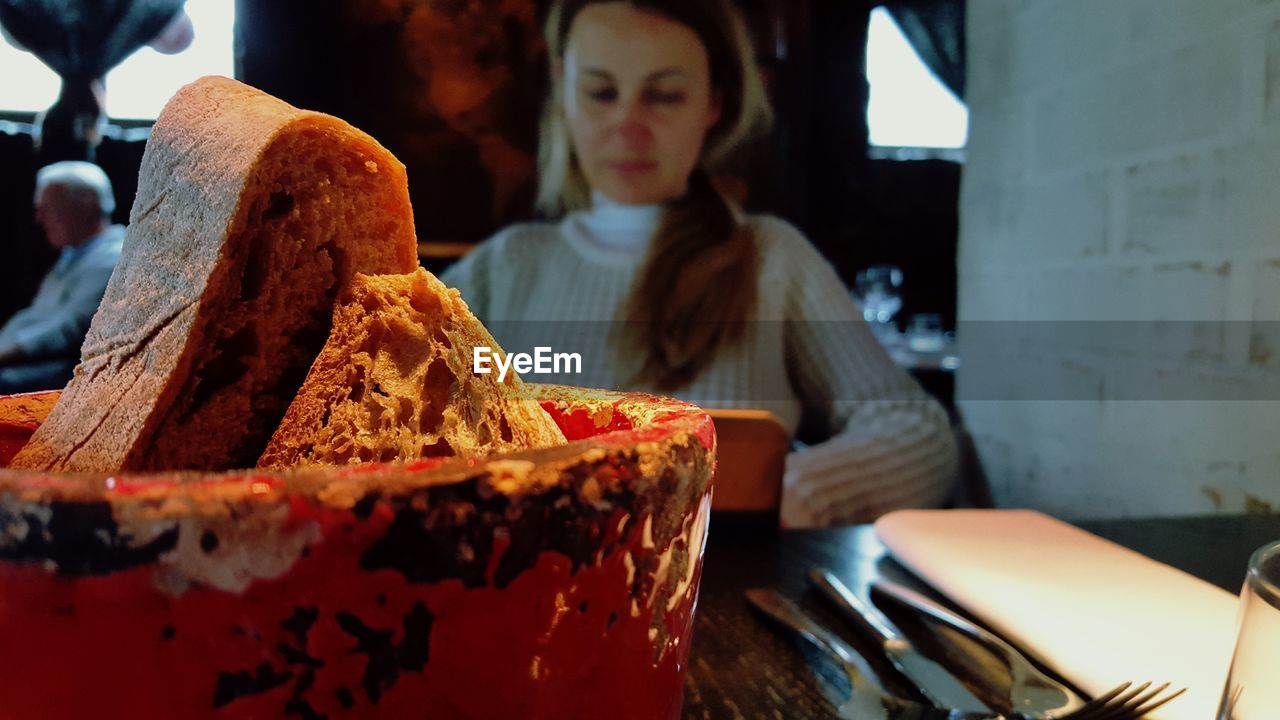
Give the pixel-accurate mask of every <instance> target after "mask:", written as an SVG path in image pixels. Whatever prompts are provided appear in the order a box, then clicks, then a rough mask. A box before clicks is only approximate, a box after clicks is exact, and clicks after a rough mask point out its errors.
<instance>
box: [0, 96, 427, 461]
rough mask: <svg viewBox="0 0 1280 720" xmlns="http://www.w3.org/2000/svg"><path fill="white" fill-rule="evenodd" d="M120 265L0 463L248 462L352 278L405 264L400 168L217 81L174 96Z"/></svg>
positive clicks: (346, 137)
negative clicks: (61, 374)
mask: <svg viewBox="0 0 1280 720" xmlns="http://www.w3.org/2000/svg"><path fill="white" fill-rule="evenodd" d="M129 222H130V224H129V228H128V234H127V236H126V239H125V245H124V253H123V256H122V257H121V260H120V264H119V265H118V266H117V268H116V270H115V273H114V274H113V275H112V277H111V282H110V284H109V285H108V286H107V292H106V296H105V297H104V298H103V301H102V304H101V306H100V307H99V309H98V313H97V314H96V315H95V316H94V319H93V324H92V326H91V327H90V329H89V334H88V337H87V339H86V340H85V343H84V346H83V348H82V356H83V359H82V361H81V364H80V366H79V367H78V368H77V369H76V374H75V377H74V378H73V379H72V380H71V382H70V383H69V384H68V385H67V387H66V389H65V391H64V392H63V394H62V398H61V399H60V401H59V402H58V405H57V407H56V408H55V409H54V411H53V413H52V414H51V415H50V416H49V418H48V419H47V420H46V421H45V423H44V424H43V425H41V426H40V429H39V431H38V432H36V434H35V436H33V437H32V439H31V442H30V443H29V444H28V445H27V447H26V448H25V449H23V451H22V452H21V453H20V454H19V455H18V456H17V458H15V460H14V463H13V465H14V466H15V467H23V468H39V469H45V470H57V471H84V472H116V471H121V470H171V469H199V470H217V469H225V468H232V467H248V466H251V465H252V464H253V463H254V462H255V461H256V460H257V458H258V456H259V455H260V454H261V452H262V449H263V447H264V446H265V444H266V442H267V439H268V438H269V437H270V436H271V433H272V431H273V430H274V429H275V427H276V424H277V423H278V421H279V419H280V417H281V415H282V413H283V412H284V410H285V408H287V407H288V404H289V402H290V401H292V399H293V396H294V393H295V392H296V391H297V389H298V387H299V385H300V384H301V383H302V380H303V377H304V376H305V374H306V372H307V368H308V367H309V366H310V364H311V362H312V360H313V359H314V358H315V356H316V353H317V352H318V351H319V349H320V348H321V347H322V346H323V344H324V342H325V338H326V337H327V336H328V331H329V322H330V319H331V316H332V310H333V301H334V299H335V297H336V296H337V293H338V291H339V289H340V288H341V287H342V286H344V285H345V284H346V283H347V282H348V281H349V279H350V278H351V277H352V276H353V275H354V274H355V273H356V272H367V273H405V272H411V271H412V270H413V269H414V268H415V267H417V264H418V263H417V241H416V237H415V233H414V227H413V216H412V213H411V209H410V205H409V194H408V181H407V178H406V176H405V170H404V166H403V165H401V164H400V162H399V161H397V160H396V159H395V157H394V156H392V155H391V153H389V152H387V150H385V149H384V148H383V147H382V146H381V145H379V144H378V143H377V141H375V140H374V139H373V138H371V137H369V136H368V135H366V134H364V133H362V132H360V131H359V130H356V129H355V128H353V127H351V126H350V125H348V124H347V123H345V122H343V121H342V120H339V119H337V118H334V117H331V116H328V115H323V114H320V113H315V112H307V111H302V110H298V109H296V108H293V107H291V106H289V105H287V104H285V103H284V102H281V101H280V100H277V99H275V98H273V97H271V96H269V95H266V94H264V93H262V92H259V91H257V90H254V89H253V88H250V87H248V86H247V85H243V84H241V83H239V82H236V81H234V80H229V79H227V78H217V77H208V78H202V79H200V80H197V81H196V82H194V83H192V84H190V85H188V86H186V87H184V88H183V89H181V90H179V91H178V93H177V94H176V95H175V96H174V97H173V99H172V100H170V101H169V104H168V105H166V106H165V108H164V111H163V112H161V114H160V117H159V119H157V120H156V124H155V127H154V128H153V129H152V131H151V137H150V139H149V140H148V141H147V147H146V150H145V152H144V154H143V158H142V168H141V172H140V176H139V182H138V194H137V200H136V201H135V203H134V205H133V210H132V213H131V215H130V218H129Z"/></svg>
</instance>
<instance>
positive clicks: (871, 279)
mask: <svg viewBox="0 0 1280 720" xmlns="http://www.w3.org/2000/svg"><path fill="white" fill-rule="evenodd" d="M901 287H902V271H901V270H899V269H898V268H897V267H896V266H894V265H872V266H871V267H869V268H867V269H866V270H863V271H861V272H859V273H858V275H857V277H856V278H855V279H854V292H855V293H857V295H858V299H859V300H861V301H862V318H863V319H864V320H866V321H867V322H869V323H875V324H877V325H880V326H885V325H887V324H888V323H890V322H892V321H893V316H894V315H896V314H897V313H898V311H899V310H901V309H902V295H901V294H900V293H899V289H900V288H901Z"/></svg>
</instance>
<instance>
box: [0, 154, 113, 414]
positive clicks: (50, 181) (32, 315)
mask: <svg viewBox="0 0 1280 720" xmlns="http://www.w3.org/2000/svg"><path fill="white" fill-rule="evenodd" d="M115 206H116V203H115V196H114V194H113V192H112V188H111V181H110V180H108V179H107V175H106V173H105V172H103V171H102V168H100V167H98V166H97V165H94V164H92V163H87V162H77V161H67V162H59V163H54V164H52V165H48V166H45V167H43V168H41V169H40V171H39V172H38V173H37V174H36V193H35V212H36V222H37V223H39V225H40V227H41V228H43V230H44V235H45V239H46V240H47V241H48V242H49V244H50V245H51V246H53V247H54V248H55V249H57V250H59V251H60V252H61V255H60V256H59V257H58V261H57V263H56V264H54V266H53V268H52V269H51V270H50V271H49V273H48V274H47V275H45V277H44V280H43V281H42V282H41V283H40V289H39V290H38V291H37V292H36V296H35V299H33V300H32V301H31V305H30V306H28V307H26V308H24V309H22V310H19V311H18V312H17V313H15V314H14V316H13V317H12V318H10V319H9V321H8V322H7V323H5V324H4V327H3V328H0V393H15V392H27V391H31V390H47V389H53V388H60V387H62V386H63V385H65V384H66V382H67V381H68V380H70V379H71V374H72V371H73V370H74V368H75V366H76V363H77V362H79V360H80V345H81V344H82V343H83V342H84V338H85V334H86V333H87V332H88V331H89V322H90V321H91V320H92V319H93V313H94V312H95V311H96V310H97V309H98V303H100V302H101V301H102V296H103V294H104V293H105V292H106V289H107V280H108V279H110V277H111V271H112V270H113V269H114V268H115V265H116V261H117V260H119V259H120V249H121V245H122V244H123V242H124V227H123V226H121V225H112V224H111V213H112V212H114V211H115Z"/></svg>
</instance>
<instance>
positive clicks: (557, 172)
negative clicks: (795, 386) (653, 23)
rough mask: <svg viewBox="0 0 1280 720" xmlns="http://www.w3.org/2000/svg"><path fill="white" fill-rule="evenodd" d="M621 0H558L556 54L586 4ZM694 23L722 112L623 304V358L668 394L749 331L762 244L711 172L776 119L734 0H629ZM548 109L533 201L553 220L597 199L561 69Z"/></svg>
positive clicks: (551, 31) (549, 39)
mask: <svg viewBox="0 0 1280 720" xmlns="http://www.w3.org/2000/svg"><path fill="white" fill-rule="evenodd" d="M616 1H618V0H556V2H555V3H554V4H553V5H552V8H551V11H550V13H549V14H548V16H547V23H546V27H545V34H546V43H547V52H548V56H549V58H550V61H551V63H553V65H554V64H558V63H560V62H562V60H563V58H564V51H565V43H566V41H567V39H568V35H569V29H570V28H571V27H572V25H573V20H574V18H575V17H577V15H578V13H579V12H581V11H582V9H583V8H584V7H586V6H587V5H591V4H594V3H597V2H616ZM630 4H631V5H632V6H634V7H636V8H639V9H643V10H648V11H652V12H656V13H658V14H660V15H663V16H664V17H667V18H668V19H671V20H674V21H675V22H678V23H680V24H682V25H685V26H686V27H688V28H689V29H691V30H692V31H693V32H694V33H695V34H696V35H697V36H698V38H699V40H701V42H702V45H703V47H705V48H706V51H707V59H708V61H709V64H710V71H711V86H712V89H713V90H714V91H715V92H716V93H717V95H718V97H719V101H720V118H719V120H718V121H717V122H716V123H715V125H713V126H712V127H711V128H710V129H709V130H708V131H707V135H706V138H705V140H704V142H703V146H702V153H701V157H700V158H699V161H698V164H697V167H695V169H694V171H693V173H692V174H691V176H690V178H689V187H688V192H687V193H686V194H685V195H684V197H681V198H679V199H678V200H675V201H674V202H672V203H670V204H669V205H668V206H667V208H666V211H665V213H664V214H663V219H662V222H661V223H660V224H659V226H658V228H657V230H656V231H655V232H654V236H653V238H652V239H651V242H650V243H649V254H648V257H647V258H646V260H645V265H644V268H643V269H642V270H641V272H640V274H639V276H638V277H637V280H636V284H635V286H634V287H632V289H631V297H630V299H629V301H628V303H627V308H626V320H627V321H628V322H627V323H626V324H625V325H624V326H623V327H624V329H623V332H624V335H623V337H621V338H620V340H621V341H622V342H621V343H619V346H618V349H619V356H620V358H630V357H634V356H635V355H636V353H637V352H638V353H639V357H640V358H641V359H640V361H639V363H638V369H637V370H636V371H635V373H634V375H635V376H634V378H632V379H633V381H635V382H638V383H644V384H649V385H652V386H653V387H656V388H658V389H660V390H665V391H670V390H674V389H677V388H679V387H682V386H684V385H687V384H688V383H690V382H692V381H693V380H694V379H695V378H696V377H697V376H698V375H699V374H700V373H701V372H702V370H703V369H704V368H705V367H706V366H707V365H708V364H710V362H711V360H712V358H714V356H715V354H716V353H717V352H718V351H720V350H721V349H722V348H724V347H726V346H728V345H730V344H732V343H734V342H737V341H738V340H740V339H741V337H742V335H743V333H744V331H745V326H746V322H747V321H748V320H749V319H750V317H751V315H752V313H753V312H754V311H755V302H756V283H755V282H743V278H752V279H753V280H754V278H755V277H756V276H757V275H758V272H759V249H758V248H757V247H756V243H755V239H754V238H753V237H752V236H751V234H750V232H749V231H748V230H747V229H746V228H745V227H743V226H742V225H741V224H739V223H738V221H737V219H736V217H735V216H734V212H733V209H732V208H731V207H730V205H729V203H728V202H727V201H726V200H725V198H724V197H723V196H722V195H721V194H720V193H719V192H718V191H716V189H715V187H714V186H713V185H712V182H711V173H713V172H714V171H716V170H717V169H719V168H720V167H721V166H722V165H723V164H724V163H725V162H727V161H728V160H730V159H731V158H732V156H733V155H734V153H735V151H737V150H738V149H739V147H740V146H741V145H742V144H743V143H744V142H745V141H746V140H748V139H750V138H751V137H753V136H754V135H756V134H757V133H760V132H763V131H764V130H766V129H767V128H768V127H769V125H770V124H771V122H772V113H771V111H770V109H769V102H768V98H767V96H766V95H765V90H764V83H763V81H762V79H761V76H760V71H759V68H758V67H757V66H756V63H755V55H754V52H753V49H752V45H751V39H750V37H749V36H748V34H747V28H746V23H745V22H744V21H743V19H742V17H741V15H739V14H738V12H737V11H736V10H735V9H734V8H733V6H732V5H731V4H730V3H729V0H632V1H631V2H630ZM555 75H556V74H555V73H553V78H552V82H551V93H550V95H549V97H548V98H547V102H546V105H545V107H544V108H543V116H542V127H541V135H540V138H539V143H538V195H537V202H536V205H537V208H538V209H539V210H540V211H541V212H543V213H544V214H546V215H547V216H549V217H557V216H559V215H562V214H564V213H567V212H572V211H574V210H580V209H585V208H587V207H590V205H591V188H590V186H589V185H588V183H587V179H586V177H585V175H584V174H583V172H582V169H581V167H580V166H579V165H578V159H577V157H576V155H575V153H574V150H573V142H572V139H571V138H570V135H569V128H568V123H567V121H566V120H565V117H564V112H563V108H564V92H565V90H564V87H563V82H562V80H561V79H560V78H559V77H556V76H555Z"/></svg>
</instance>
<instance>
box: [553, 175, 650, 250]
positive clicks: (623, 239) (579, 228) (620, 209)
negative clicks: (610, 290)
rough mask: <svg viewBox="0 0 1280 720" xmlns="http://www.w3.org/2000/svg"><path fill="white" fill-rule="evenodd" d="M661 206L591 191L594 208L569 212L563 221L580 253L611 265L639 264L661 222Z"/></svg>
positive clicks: (563, 227) (567, 233) (565, 233)
mask: <svg viewBox="0 0 1280 720" xmlns="http://www.w3.org/2000/svg"><path fill="white" fill-rule="evenodd" d="M663 209H664V206H662V205H624V204H622V203H619V202H615V201H614V200H611V199H609V198H608V197H607V196H605V195H604V194H603V193H601V192H598V191H597V192H592V193H591V209H589V210H579V211H577V212H573V213H570V214H569V215H568V216H567V217H566V218H565V219H564V222H563V223H562V224H561V229H562V231H563V233H564V236H565V239H566V240H567V241H568V242H569V244H570V245H571V246H572V247H573V248H574V249H575V250H577V251H578V252H579V253H581V254H583V255H585V256H587V257H589V258H591V259H593V260H595V261H597V262H601V263H604V264H608V265H636V264H638V263H639V261H640V260H643V259H644V256H645V253H646V252H648V250H649V240H650V238H652V237H653V233H654V231H655V230H657V228H658V223H659V222H661V221H662V213H663Z"/></svg>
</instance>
